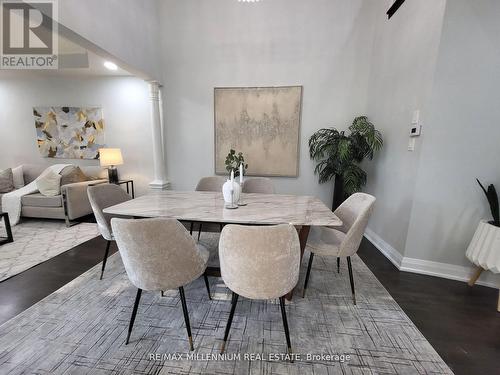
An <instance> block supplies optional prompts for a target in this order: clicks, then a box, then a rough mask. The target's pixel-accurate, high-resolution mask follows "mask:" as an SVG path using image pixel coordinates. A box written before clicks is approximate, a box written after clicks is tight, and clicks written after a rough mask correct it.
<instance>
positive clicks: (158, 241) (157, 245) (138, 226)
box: [111, 218, 210, 350]
mask: <svg viewBox="0 0 500 375" xmlns="http://www.w3.org/2000/svg"><path fill="white" fill-rule="evenodd" d="M111 227H112V228H113V233H114V235H115V240H116V243H117V245H118V249H119V251H120V255H121V257H122V260H123V264H124V266H125V271H126V272H127V275H128V278H129V280H130V281H131V282H132V284H134V285H135V286H136V287H137V295H136V298H135V303H134V309H133V310H132V316H131V318H130V324H129V328H128V334H127V340H126V342H125V343H126V344H128V342H129V339H130V334H131V333H132V328H133V326H134V321H135V317H136V314H137V309H138V307H139V301H140V299H141V294H142V291H143V290H146V291H163V290H168V289H175V288H178V289H179V295H180V300H181V303H182V312H183V314H184V322H185V323H186V330H187V334H188V339H189V349H190V350H194V348H193V338H192V335H191V326H190V324H189V314H188V309H187V304H186V297H185V295H184V285H186V284H188V283H190V282H191V281H193V280H196V279H197V278H198V277H200V276H201V275H204V276H205V285H206V287H207V291H208V295H209V296H210V289H209V286H208V283H207V278H206V275H205V270H206V268H207V262H208V257H209V252H208V250H207V249H205V248H204V247H203V246H201V245H197V244H196V243H195V241H194V239H193V237H192V236H191V235H189V233H188V232H187V230H186V228H185V227H184V226H183V225H182V224H181V223H180V222H179V221H177V220H175V219H165V218H155V219H139V220H133V219H119V218H114V219H112V220H111Z"/></svg>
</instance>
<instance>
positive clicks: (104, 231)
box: [87, 184, 132, 279]
mask: <svg viewBox="0 0 500 375" xmlns="http://www.w3.org/2000/svg"><path fill="white" fill-rule="evenodd" d="M87 195H88V197H89V202H90V205H91V207H92V211H93V212H94V216H95V219H96V221H97V227H98V228H99V232H100V233H101V236H102V237H103V238H104V239H105V240H106V241H107V243H106V250H105V251H104V258H103V260H102V269H101V277H100V279H102V276H103V274H104V269H105V268H106V260H107V259H108V254H109V246H110V245H111V241H114V240H115V238H114V237H113V231H112V230H111V223H110V221H111V218H112V217H113V215H109V214H105V213H104V212H103V210H104V209H105V208H108V207H111V206H114V205H115V204H119V203H123V202H125V201H128V200H130V199H132V198H131V197H130V195H128V194H127V193H126V192H125V190H123V189H122V188H121V187H120V186H118V185H115V184H98V185H95V186H89V187H88V188H87ZM114 216H116V215H114Z"/></svg>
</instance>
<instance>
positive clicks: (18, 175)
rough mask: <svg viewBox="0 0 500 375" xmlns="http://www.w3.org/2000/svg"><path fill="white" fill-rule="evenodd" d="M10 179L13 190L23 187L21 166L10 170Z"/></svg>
mask: <svg viewBox="0 0 500 375" xmlns="http://www.w3.org/2000/svg"><path fill="white" fill-rule="evenodd" d="M12 178H13V179H14V188H16V189H21V188H22V187H23V186H24V171H23V166H22V165H20V166H19V167H16V168H12Z"/></svg>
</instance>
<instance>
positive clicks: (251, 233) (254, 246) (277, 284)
mask: <svg viewBox="0 0 500 375" xmlns="http://www.w3.org/2000/svg"><path fill="white" fill-rule="evenodd" d="M219 258H220V269H221V276H222V279H223V280H224V283H225V284H226V286H227V287H228V288H229V289H230V290H231V291H232V292H233V294H232V301H231V312H230V313H229V319H228V322H227V325H226V330H225V333H224V342H223V344H222V347H221V353H223V352H224V349H225V347H226V342H227V338H228V336H229V330H230V329H231V323H232V321H233V315H234V311H235V309H236V304H237V302H238V297H239V296H240V295H241V296H243V297H245V298H250V299H275V298H279V301H280V305H281V317H282V319H283V326H284V329H285V336H286V342H287V346H288V352H289V354H291V353H292V345H291V343H290V334H289V331H288V321H287V318H286V310H285V301H284V296H285V295H286V294H287V293H288V292H290V291H291V290H292V289H293V288H294V287H295V285H296V284H297V281H298V279H299V268H300V243H299V237H298V235H297V231H296V229H295V228H294V227H293V226H292V225H286V224H283V225H276V226H269V227H259V226H243V225H226V226H225V227H224V229H223V230H222V233H221V238H220V241H219Z"/></svg>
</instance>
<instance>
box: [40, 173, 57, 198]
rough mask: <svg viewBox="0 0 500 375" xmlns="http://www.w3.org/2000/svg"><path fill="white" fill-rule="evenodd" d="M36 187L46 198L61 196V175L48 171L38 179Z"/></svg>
mask: <svg viewBox="0 0 500 375" xmlns="http://www.w3.org/2000/svg"><path fill="white" fill-rule="evenodd" d="M36 187H37V188H38V190H39V191H40V193H42V194H43V195H46V196H51V197H52V196H55V195H59V194H61V175H60V174H58V173H55V172H53V171H52V170H50V169H49V170H48V171H47V172H46V173H44V174H42V175H41V176H40V177H38V178H37V179H36Z"/></svg>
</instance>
